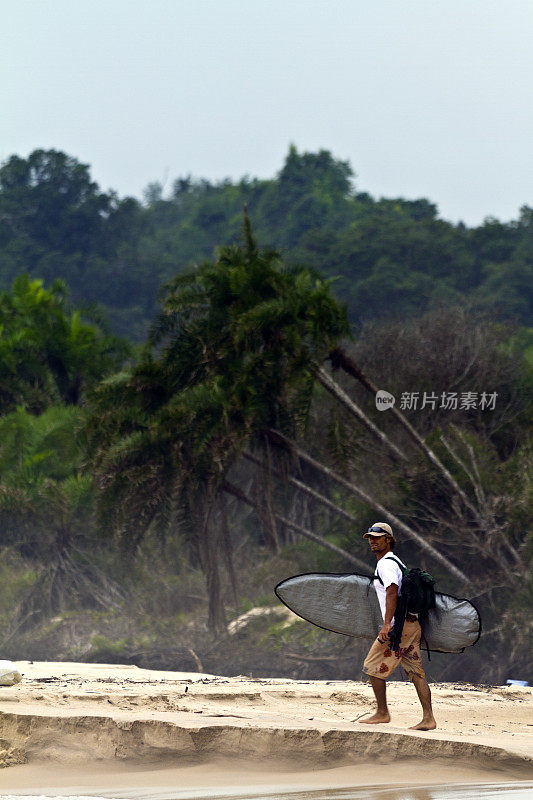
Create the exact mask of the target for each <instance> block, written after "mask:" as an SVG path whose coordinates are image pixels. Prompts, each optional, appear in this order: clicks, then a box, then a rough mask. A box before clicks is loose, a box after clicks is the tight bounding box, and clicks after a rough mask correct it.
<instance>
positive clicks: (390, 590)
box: [378, 583, 398, 642]
mask: <svg viewBox="0 0 533 800" xmlns="http://www.w3.org/2000/svg"><path fill="white" fill-rule="evenodd" d="M397 603H398V586H397V584H395V583H391V585H390V586H387V596H386V598H385V620H384V622H383V627H382V629H381V630H380V632H379V633H378V639H379V641H380V642H384V641H385V640H386V639H387V638H388V636H389V631H390V626H391V621H392V618H393V616H394V612H395V611H396V604H397Z"/></svg>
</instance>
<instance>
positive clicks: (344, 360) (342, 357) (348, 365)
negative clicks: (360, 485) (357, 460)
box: [329, 347, 478, 517]
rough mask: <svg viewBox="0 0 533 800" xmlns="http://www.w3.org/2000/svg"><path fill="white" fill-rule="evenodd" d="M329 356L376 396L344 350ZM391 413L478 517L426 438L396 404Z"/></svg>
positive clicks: (376, 390)
mask: <svg viewBox="0 0 533 800" xmlns="http://www.w3.org/2000/svg"><path fill="white" fill-rule="evenodd" d="M329 358H330V360H331V363H332V365H333V367H334V368H335V369H338V368H339V367H340V368H341V369H343V370H344V372H346V373H348V375H351V376H352V377H353V378H356V379H357V380H358V381H359V382H360V383H361V384H362V385H363V386H364V387H365V389H366V390H367V391H368V392H370V394H372V395H373V396H374V397H375V396H376V394H377V392H378V388H377V386H376V385H375V384H374V383H372V381H371V380H370V379H369V378H368V377H367V376H366V375H365V374H364V373H363V371H362V370H361V368H360V367H359V366H358V365H357V364H356V363H355V361H354V360H353V359H352V358H350V356H348V355H347V354H346V353H345V352H344V350H343V349H342V348H340V347H337V348H335V350H332V351H331V352H330V354H329ZM390 413H391V414H392V415H393V416H394V417H396V419H397V420H398V422H399V423H400V424H401V425H402V426H403V427H404V428H405V430H406V431H407V433H408V434H409V436H410V437H411V439H412V440H413V441H414V442H415V444H416V445H417V447H419V448H420V449H421V450H422V452H423V453H424V454H425V455H426V457H427V458H428V459H429V461H430V462H431V463H432V464H433V466H434V467H436V468H437V469H438V471H439V473H440V474H441V475H442V477H443V478H444V479H445V480H446V482H447V483H448V484H449V485H450V486H451V487H452V489H453V490H454V492H455V493H456V494H457V495H458V496H459V497H460V498H461V500H462V501H463V503H464V504H465V506H466V507H467V508H468V509H469V511H471V512H472V513H473V514H474V515H475V516H476V517H477V516H478V512H477V509H476V507H475V506H474V504H473V503H472V501H471V500H470V498H469V497H468V495H467V494H466V493H465V492H464V491H463V490H462V489H461V487H460V486H459V484H458V483H457V481H456V480H455V478H454V477H453V475H452V474H451V473H450V472H449V470H448V469H446V467H445V466H444V464H443V463H442V461H441V460H440V459H439V457H438V456H437V454H436V453H435V452H434V451H433V450H432V449H431V447H429V445H428V444H427V443H426V442H425V441H424V439H423V438H422V437H421V436H420V434H419V433H418V432H417V431H416V430H415V429H414V428H413V426H412V425H411V423H410V422H409V420H408V419H407V418H406V417H405V416H404V414H402V412H401V411H400V409H399V408H397V407H396V406H392V407H391V408H390Z"/></svg>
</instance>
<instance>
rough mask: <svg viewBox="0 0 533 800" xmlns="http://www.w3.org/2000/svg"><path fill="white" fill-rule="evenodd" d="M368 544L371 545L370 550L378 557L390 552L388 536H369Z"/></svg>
mask: <svg viewBox="0 0 533 800" xmlns="http://www.w3.org/2000/svg"><path fill="white" fill-rule="evenodd" d="M368 543H369V544H370V549H371V550H372V552H373V553H375V554H376V555H381V553H386V552H387V551H388V550H390V538H389V537H388V536H384V535H383V536H369V537H368Z"/></svg>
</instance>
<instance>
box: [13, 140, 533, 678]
mask: <svg viewBox="0 0 533 800" xmlns="http://www.w3.org/2000/svg"><path fill="white" fill-rule="evenodd" d="M352 178H353V175H352V172H351V169H350V166H349V165H348V164H346V163H344V162H339V161H336V160H335V159H334V158H333V157H332V156H331V154H329V153H328V152H326V151H321V152H319V153H317V154H312V153H304V154H299V153H298V152H297V151H296V149H295V148H291V149H290V151H289V154H288V157H287V159H286V162H285V164H284V166H283V168H282V170H281V171H280V173H279V175H278V176H277V177H276V179H274V180H270V181H258V180H249V179H243V180H242V181H241V182H239V183H237V184H233V183H231V182H229V181H225V182H222V183H221V184H217V185H212V184H209V183H208V182H206V181H203V182H194V181H192V180H190V179H182V180H178V181H177V182H176V183H175V185H174V190H173V194H172V197H171V198H170V199H163V197H162V189H161V187H159V186H158V185H157V184H153V185H151V186H150V187H149V189H148V190H147V194H146V202H145V205H144V206H142V205H141V204H139V203H138V202H137V201H135V200H131V199H127V200H122V201H121V200H119V199H118V198H117V197H116V196H115V195H114V194H112V193H108V194H104V193H102V192H100V190H99V188H98V186H97V185H96V184H94V183H93V182H92V181H91V180H90V176H89V172H88V168H87V167H85V166H83V165H80V164H78V162H77V161H76V160H75V159H72V158H69V157H67V156H65V155H64V154H62V153H58V152H56V151H36V152H35V153H33V154H32V155H31V156H30V157H29V158H28V159H27V160H24V159H20V158H17V157H13V158H11V159H9V160H8V161H7V162H6V164H4V166H3V167H2V168H1V169H0V282H1V281H3V282H4V286H5V291H4V292H3V294H2V295H1V296H0V415H1V416H0V427H1V431H0V433H1V436H0V440H1V443H2V446H1V448H0V470H1V472H2V480H1V482H0V521H1V522H2V535H1V537H0V546H1V547H2V551H3V553H4V556H5V563H6V564H9V565H11V567H12V570H13V587H15V588H13V587H11V588H12V590H11V589H10V590H9V591H7V592H6V593H5V596H6V597H7V600H6V603H7V605H5V604H4V605H3V606H2V605H1V604H0V628H2V626H3V629H4V630H5V632H6V633H7V634H8V639H9V640H13V641H16V640H17V639H16V635H17V632H18V631H21V630H22V631H23V630H24V629H25V628H27V629H28V630H31V626H32V625H35V624H39V621H40V620H43V619H46V618H50V616H51V615H53V614H54V613H57V612H58V611H62V612H63V611H65V612H67V613H71V612H73V611H74V610H76V611H80V610H82V611H83V612H84V613H85V612H86V613H89V612H90V613H95V609H97V608H100V609H105V613H106V614H107V615H108V616H107V617H106V619H107V621H108V622H109V618H110V616H112V615H116V617H117V618H119V617H120V619H123V618H124V615H125V614H126V612H125V608H126V605H127V604H128V603H129V604H130V607H132V608H133V607H135V608H137V612H138V614H139V616H140V618H142V617H144V616H145V617H146V619H141V620H140V621H138V622H132V621H131V620H130V621H129V622H128V625H132V626H133V627H135V626H137V627H136V634H135V636H138V638H137V639H135V640H136V641H141V640H142V641H143V642H148V641H150V642H151V644H150V646H152V645H153V646H154V647H155V648H156V649H157V648H158V647H159V648H160V647H161V641H164V640H165V637H166V636H168V635H169V632H170V631H172V635H173V636H174V635H175V634H176V633H178V632H179V636H185V637H190V638H188V639H187V641H190V646H191V647H193V646H194V648H195V650H196V648H197V647H198V642H200V644H201V646H202V647H203V646H204V644H205V642H206V641H207V639H206V633H205V627H204V626H205V622H206V621H207V624H208V626H209V628H210V629H211V632H212V633H213V632H217V634H216V635H217V636H222V637H224V636H226V635H227V628H226V623H227V615H226V610H227V608H228V606H229V604H230V603H232V604H233V606H234V608H235V613H237V611H236V610H237V609H238V608H239V605H240V606H241V607H242V604H243V603H245V604H246V607H247V608H248V607H250V604H253V603H256V604H260V605H261V604H263V603H264V602H265V600H264V598H265V596H268V595H269V594H270V592H271V589H272V586H273V584H274V583H275V582H276V581H277V580H279V579H280V578H282V577H286V575H287V571H290V572H292V571H294V570H296V571H297V569H298V566H300V567H301V568H302V569H305V568H306V567H307V568H308V569H326V570H331V571H337V570H345V569H346V566H347V564H349V565H353V564H354V563H355V564H359V565H362V566H361V567H360V568H361V569H363V568H365V569H366V565H367V564H368V561H369V559H368V553H367V551H366V547H365V543H364V542H363V540H362V539H361V538H360V536H359V535H358V532H359V531H360V530H363V529H365V528H366V526H367V525H368V524H369V523H370V522H372V521H373V520H374V519H375V515H376V513H378V515H379V516H383V515H384V516H385V517H386V518H388V519H393V518H395V519H396V521H395V522H394V525H395V526H396V529H397V531H398V530H400V532H401V539H402V541H401V546H402V554H403V555H404V556H405V558H406V559H407V560H408V561H409V562H410V563H418V564H421V565H423V566H424V567H426V568H427V569H430V570H431V572H433V573H434V574H436V575H437V577H438V580H439V587H438V588H439V589H444V590H446V589H448V590H452V591H453V590H455V591H456V592H457V593H459V592H460V593H461V594H463V593H466V592H467V593H468V595H469V596H474V597H476V598H478V599H479V603H480V605H481V607H482V611H483V614H484V617H485V623H486V624H487V623H488V632H487V634H486V638H485V639H484V640H483V644H482V645H481V646H480V647H479V648H477V649H476V650H475V652H474V653H473V655H472V654H469V655H468V661H467V664H468V670H469V672H468V676H469V677H472V678H473V679H480V678H483V679H491V680H501V678H502V676H503V674H504V672H505V670H506V669H507V665H508V664H511V663H512V664H513V666H514V667H515V668H516V669H518V670H520V671H521V672H524V673H526V671H527V669H528V664H527V657H525V656H524V654H527V653H528V641H529V640H528V637H530V634H531V627H530V616H531V613H530V601H531V584H530V572H528V570H529V567H530V561H531V537H530V536H528V531H529V530H530V529H531V522H532V520H533V506H532V501H531V488H530V487H531V468H532V450H531V438H530V434H531V417H532V406H531V402H530V398H531V388H532V374H531V366H530V364H529V365H528V361H527V356H528V354H529V355H530V351H531V346H532V345H531V327H529V329H528V327H526V326H531V324H532V323H533V318H532V311H531V297H532V283H533V282H532V281H531V271H532V264H533V258H532V256H533V233H532V231H533V211H531V210H530V209H527V208H525V209H523V211H522V212H521V217H520V219H519V221H517V222H515V223H509V224H503V223H499V222H497V221H495V220H487V221H486V222H485V223H484V224H483V225H481V226H479V227H478V228H474V229H467V228H466V227H465V226H462V225H457V226H454V225H451V224H449V223H447V222H445V221H444V220H441V219H439V218H438V215H437V213H436V209H435V207H434V206H432V205H431V204H430V203H429V202H428V201H426V200H419V201H405V200H379V201H375V200H374V199H372V198H371V197H370V196H368V195H365V194H361V193H358V192H356V191H355V189H354V186H353V183H352ZM245 203H247V205H248V208H249V210H250V214H251V216H252V218H253V219H254V224H255V228H256V231H257V232H258V238H259V237H260V240H261V241H262V243H266V244H267V245H275V246H276V247H277V248H280V247H281V251H278V250H275V249H274V248H273V247H271V246H267V247H266V249H259V248H258V246H257V244H256V240H255V238H254V236H253V235H252V232H251V227H250V223H249V220H248V217H247V216H246V215H245V226H244V242H243V244H238V243H237V239H238V236H239V228H240V226H241V221H242V207H243V204H245ZM224 242H229V245H226V246H224V247H222V246H221V245H222V243H224ZM298 264H304V265H305V266H297V265H298ZM295 265H296V266H295ZM322 276H325V277H322ZM336 276H338V277H337V279H335V280H334V278H336ZM58 277H59V278H60V279H66V280H67V281H68V283H69V286H70V287H71V288H72V292H73V298H74V303H76V304H78V307H76V306H75V305H72V306H71V305H70V304H69V303H68V302H67V299H66V285H65V283H64V282H63V281H62V280H59V281H58V280H56V279H57V278H58ZM12 279H13V285H12V288H10V289H8V288H7V287H8V285H10V282H11V280H12ZM161 284H163V289H162V290H160V289H159V287H160V285H161ZM0 285H1V284H0ZM45 285H47V286H48V285H49V288H45ZM158 291H160V302H161V306H160V308H159V313H157V311H158V305H157V300H156V295H157V292H158ZM335 295H336V296H335ZM339 296H340V297H342V299H343V301H344V302H343V303H342V304H341V303H340V302H339V301H338V299H336V297H337V298H338V297H339ZM95 301H98V302H100V303H101V304H102V305H103V306H104V307H105V308H106V309H107V311H108V312H109V314H110V317H111V320H112V324H113V326H114V328H115V330H117V331H123V332H127V334H128V335H129V337H130V339H133V340H135V339H137V340H139V341H141V340H143V339H144V338H145V337H144V332H145V330H146V329H147V328H148V325H149V323H150V336H149V338H148V341H147V342H146V345H145V347H144V349H143V350H142V351H140V352H139V355H138V358H137V360H136V362H132V360H131V358H130V361H129V362H128V363H126V359H127V358H128V356H129V355H131V354H130V353H129V351H128V348H127V347H126V346H125V345H124V343H121V342H120V341H118V340H117V339H116V338H114V337H113V336H110V335H109V334H108V332H107V331H106V329H105V326H104V325H103V324H102V321H101V318H100V316H99V312H97V310H95V308H94V307H93V308H91V307H90V305H91V304H93V303H94V302H95ZM80 303H81V304H82V306H81V307H80ZM84 306H85V310H83V307H84ZM487 311H490V314H489V313H486V312H487ZM513 320H514V321H518V322H519V323H520V324H521V325H522V327H515V326H514V325H513ZM353 332H355V333H356V336H355V338H354V339H351V334H352V333H353ZM350 339H351V341H350ZM363 371H364V373H365V374H366V375H367V376H369V378H370V382H369V380H368V378H366V377H365V374H363ZM354 378H355V379H356V380H354ZM372 381H373V382H374V383H379V385H380V386H381V387H386V388H387V389H388V390H390V391H392V392H393V393H394V394H395V396H396V397H397V399H398V400H399V398H400V397H401V396H402V393H403V392H419V393H420V394H421V395H422V394H423V393H424V392H430V393H432V394H433V393H434V394H435V396H436V397H440V396H441V395H442V394H445V393H447V392H450V391H452V390H453V391H456V392H457V393H459V394H460V393H469V392H471V393H474V394H475V395H476V396H478V395H480V394H481V393H486V392H489V393H494V396H495V397H497V403H496V404H495V406H494V407H492V408H485V407H482V408H480V407H478V408H472V409H461V408H457V407H456V408H455V409H453V408H452V409H448V408H443V407H442V406H441V405H437V406H434V407H431V406H428V407H427V408H424V409H421V408H420V409H418V410H411V411H409V410H406V411H405V414H399V413H396V411H398V407H397V408H396V409H395V411H394V413H391V412H388V413H387V414H379V413H377V412H376V406H375V398H374V393H375V389H373V388H372ZM399 405H400V403H399V402H398V404H397V406H399ZM409 423H410V424H411V426H414V428H416V430H417V431H418V433H417V432H416V431H413V429H412V428H411V429H410V426H409ZM287 437H288V438H287ZM310 456H312V458H313V459H314V460H313V461H310V460H309V458H310ZM404 521H406V522H407V523H408V524H407V525H406V524H405V522H404ZM402 526H403V527H402ZM301 536H304V537H307V539H306V541H305V543H304V544H303V545H302V539H301V538H300V537H301ZM309 540H311V542H310V541H309ZM118 544H121V545H126V547H123V548H122V550H120V549H119V548H118ZM317 545H322V549H319V548H318V547H317ZM119 554H122V557H123V558H124V559H126V560H125V562H124V564H121V563H120V557H119ZM332 554H333V555H332ZM291 559H295V563H294V564H293V562H292V560H291ZM252 564H253V568H252V566H251V565H252ZM124 567H126V568H125V569H124ZM349 568H353V567H351V566H350V567H349ZM2 574H3V575H4V574H5V570H4V572H3V573H2ZM159 575H160V576H163V585H162V586H160V585H159V584H158V576H159ZM261 575H262V577H261ZM202 576H203V578H202ZM203 580H205V584H204V583H203ZM254 581H255V582H256V583H257V585H256V586H255V588H254V586H253V585H252V584H253V583H254ZM204 586H205V588H204ZM17 587H18V588H17ZM191 587H192V588H191ZM258 587H259V588H258ZM205 590H206V591H205ZM191 592H192V594H191ZM203 593H204V594H203ZM265 593H266V595H265ZM191 596H192V597H193V598H194V602H191ZM125 598H127V599H126V600H125ZM266 602H269V600H268V599H267V600H266ZM8 607H9V609H11V610H10V611H9V610H6V609H8ZM47 615H48V617H47ZM121 615H122V616H121ZM92 619H93V618H91V620H92ZM261 624H262V623H261ZM261 624H259V627H258V631H259V628H260V631H259V633H260V637H261V638H260V640H259V641H260V642H262V643H263V644H265V643H266V644H265V647H267V645H268V647H270V649H271V650H272V651H274V650H276V652H277V651H278V650H279V648H280V647H281V639H283V641H287V640H288V639H287V637H289V638H290V634H286V633H283V632H282V630H284V629H282V628H279V629H278V628H276V626H270V627H268V628H265V627H264V626H263V628H261ZM267 624H268V625H270V623H267ZM90 627H91V630H92V631H94V630H100V629H99V628H98V625H96V628H95V627H94V624H93V621H91V622H90ZM193 628H194V630H195V631H196V633H195V634H194V635H193V634H192V633H191V630H192V629H193ZM148 629H150V635H149V636H148V635H146V634H147V631H148ZM102 630H103V632H104V635H103V636H102V635H97V636H96V637H95V638H94V643H95V647H96V650H95V652H96V656H95V657H98V653H100V654H101V653H105V652H108V653H109V657H111V655H112V656H113V657H114V658H116V654H117V652H118V651H119V650H124V649H127V647H130V645H131V647H130V649H131V653H134V652H135V647H134V645H133V644H132V643H131V642H133V639H130V638H128V637H126V638H125V637H124V635H123V633H122V631H120V636H118V634H117V630H115V634H113V635H115V636H116V638H117V641H113V635H112V636H111V639H110V638H109V635H108V633H109V631H110V630H112V626H111V627H104V629H102ZM91 635H92V634H91ZM195 636H197V637H198V638H197V639H195V638H194V637H195ZM321 636H322V634H320V635H319V634H316V632H313V631H311V632H308V633H307V634H305V635H303V636H299V637H296V638H295V640H294V641H295V642H296V644H297V646H298V647H300V648H301V649H302V650H303V651H304V652H305V651H306V650H307V648H309V647H311V648H314V647H315V646H316V647H319V648H320V647H330V646H331V644H327V643H326V641H325V640H323V638H321ZM150 637H151V638H150ZM158 637H159V638H158ZM276 637H277V638H276ZM280 637H281V638H280ZM134 638H135V637H134ZM24 641H26V642H27V641H28V640H27V639H26V640H24ZM331 641H332V640H328V642H331ZM128 642H129V643H130V644H128ZM154 643H155V644H154ZM202 643H203V644H202ZM143 646H144V645H143ZM146 646H148V645H146ZM220 647H221V650H220V653H222V652H223V650H224V647H223V645H221V646H220ZM268 647H267V649H268ZM117 648H118V650H117ZM339 648H340V646H339ZM69 652H70V651H69ZM191 652H193V651H192V650H191ZM128 657H130V656H128ZM131 657H132V658H133V657H134V656H133V655H131ZM202 657H203V656H202ZM157 658H160V656H157V657H156V659H157ZM194 658H196V655H195V656H194ZM280 658H282V655H281V651H280ZM152 663H153V662H152ZM157 663H161V661H160V660H159V661H157ZM214 668H215V669H218V667H217V666H216V665H215V667H214ZM235 668H236V669H237V671H239V669H240V670H241V671H242V669H243V668H242V667H240V668H239V667H238V666H236V667H235ZM273 669H274V671H275V670H276V669H277V665H275V666H273ZM439 670H440V667H439ZM446 670H449V665H448V666H444V667H443V670H441V671H439V673H438V674H439V675H441V674H442V675H444V674H447V675H448V676H449V675H450V674H453V675H454V676H457V673H456V672H453V670H452V672H451V673H450V672H448V673H446ZM282 671H285V673H287V670H286V669H285V668H282ZM355 672H357V669H355ZM290 674H293V673H292V672H291V673H290ZM351 674H352V673H350V675H351ZM462 677H466V676H465V675H463V676H462ZM524 677H528V675H527V674H524Z"/></svg>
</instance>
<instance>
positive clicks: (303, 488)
mask: <svg viewBox="0 0 533 800" xmlns="http://www.w3.org/2000/svg"><path fill="white" fill-rule="evenodd" d="M242 455H243V457H244V458H246V459H247V460H248V461H251V462H252V464H256V465H257V466H261V467H264V462H263V461H261V459H260V458H257V457H256V456H254V455H253V454H252V453H249V452H248V451H247V450H245V451H244V452H243V454H242ZM272 474H273V475H275V476H276V477H278V478H281V475H280V473H279V472H278V471H277V470H276V469H272ZM284 480H285V481H286V482H287V483H288V484H289V486H294V488H295V489H298V491H299V492H302V494H305V495H307V496H308V497H311V498H312V499H313V500H316V502H317V503H320V504H321V505H323V506H324V507H325V508H327V509H329V511H333V513H334V514H338V515H339V516H340V517H343V518H344V519H347V520H348V521H349V522H353V524H354V525H358V524H359V522H358V520H357V519H356V517H354V516H353V514H350V513H349V512H348V511H346V510H345V509H344V508H341V507H340V506H338V505H337V504H336V503H333V502H332V501H331V500H330V499H329V498H328V497H325V496H324V495H323V494H320V492H317V491H316V489H312V488H311V486H308V485H307V484H306V483H303V481H299V480H298V479H297V478H294V477H293V476H292V475H287V476H286V477H285V478H284Z"/></svg>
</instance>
